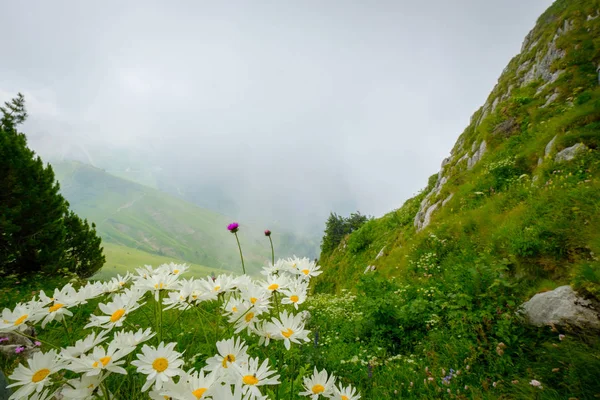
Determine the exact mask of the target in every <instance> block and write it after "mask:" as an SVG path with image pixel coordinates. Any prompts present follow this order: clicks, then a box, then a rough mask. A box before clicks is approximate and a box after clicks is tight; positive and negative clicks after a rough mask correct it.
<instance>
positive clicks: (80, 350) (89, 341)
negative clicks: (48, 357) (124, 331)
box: [59, 331, 107, 360]
mask: <svg viewBox="0 0 600 400" xmlns="http://www.w3.org/2000/svg"><path fill="white" fill-rule="evenodd" d="M106 334H107V332H106V331H102V332H100V333H99V334H98V335H96V333H95V332H92V333H91V334H89V335H87V336H86V337H85V338H83V339H79V340H78V341H76V342H75V345H74V346H68V347H66V348H64V349H61V351H60V354H59V357H60V358H62V359H64V360H71V359H73V358H78V357H80V356H81V355H82V354H86V353H87V352H88V351H90V350H91V349H93V348H94V347H96V346H97V345H99V344H100V343H102V342H103V341H105V340H106Z"/></svg>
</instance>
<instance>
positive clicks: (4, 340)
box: [0, 337, 10, 343]
mask: <svg viewBox="0 0 600 400" xmlns="http://www.w3.org/2000/svg"><path fill="white" fill-rule="evenodd" d="M9 340H10V339H9V338H7V337H0V343H2V342H8V341H9Z"/></svg>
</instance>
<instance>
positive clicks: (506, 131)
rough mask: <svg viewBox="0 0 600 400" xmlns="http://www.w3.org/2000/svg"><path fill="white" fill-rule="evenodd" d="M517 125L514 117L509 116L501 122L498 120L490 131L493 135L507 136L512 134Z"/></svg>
mask: <svg viewBox="0 0 600 400" xmlns="http://www.w3.org/2000/svg"><path fill="white" fill-rule="evenodd" d="M517 127H518V125H517V121H516V120H515V119H514V118H509V119H507V120H505V121H503V122H500V123H499V124H498V125H496V127H495V128H494V130H493V131H492V134H493V135H500V136H502V137H505V138H506V137H509V136H510V135H512V134H513V132H514V131H515V130H516V128H517Z"/></svg>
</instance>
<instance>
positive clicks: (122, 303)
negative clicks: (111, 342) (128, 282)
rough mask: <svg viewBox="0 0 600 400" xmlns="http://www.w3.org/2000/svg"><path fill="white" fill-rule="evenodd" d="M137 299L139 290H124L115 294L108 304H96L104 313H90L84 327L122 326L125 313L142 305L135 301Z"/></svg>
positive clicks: (106, 327)
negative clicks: (88, 320) (87, 322)
mask: <svg viewBox="0 0 600 400" xmlns="http://www.w3.org/2000/svg"><path fill="white" fill-rule="evenodd" d="M137 300H139V292H137V291H125V293H121V294H118V295H116V296H115V297H114V299H113V301H111V302H110V303H108V304H104V303H100V304H98V307H99V308H100V310H101V311H102V312H103V313H104V314H106V315H100V316H97V315H94V314H92V315H90V323H89V324H87V325H86V326H85V327H84V328H86V329H87V328H89V327H92V326H97V327H100V328H102V329H109V330H110V329H112V328H114V327H119V326H122V325H123V321H124V320H125V317H126V316H127V314H129V313H130V312H132V311H134V310H136V309H138V308H139V307H141V306H142V304H138V303H137Z"/></svg>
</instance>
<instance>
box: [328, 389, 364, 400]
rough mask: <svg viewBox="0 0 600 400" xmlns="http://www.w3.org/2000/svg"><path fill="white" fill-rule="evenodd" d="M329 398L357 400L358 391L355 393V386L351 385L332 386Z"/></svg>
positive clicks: (358, 397) (358, 396)
mask: <svg viewBox="0 0 600 400" xmlns="http://www.w3.org/2000/svg"><path fill="white" fill-rule="evenodd" d="M329 398H330V399H334V400H358V399H360V393H356V388H353V387H352V385H348V386H347V387H343V386H342V385H340V386H339V387H335V386H334V387H333V396H331V397H329Z"/></svg>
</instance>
